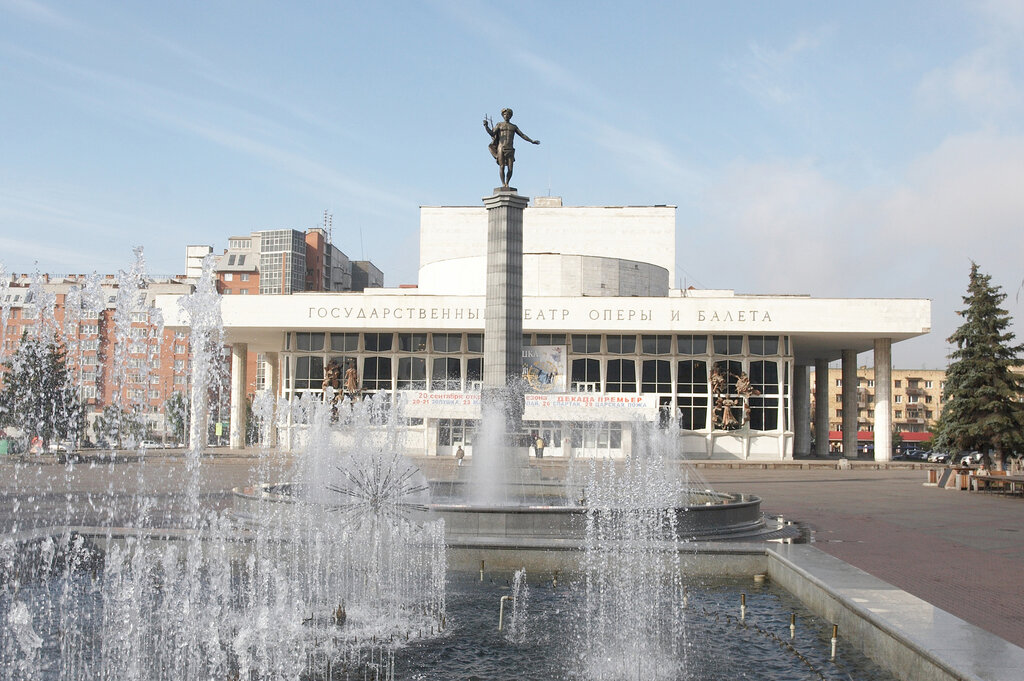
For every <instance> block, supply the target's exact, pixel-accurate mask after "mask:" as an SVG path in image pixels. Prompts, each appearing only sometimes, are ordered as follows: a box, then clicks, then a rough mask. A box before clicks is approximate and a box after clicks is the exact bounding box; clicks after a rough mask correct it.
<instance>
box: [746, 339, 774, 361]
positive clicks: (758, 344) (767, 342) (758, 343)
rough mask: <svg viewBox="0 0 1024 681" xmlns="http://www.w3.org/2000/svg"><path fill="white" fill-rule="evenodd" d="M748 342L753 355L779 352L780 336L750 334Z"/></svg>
mask: <svg viewBox="0 0 1024 681" xmlns="http://www.w3.org/2000/svg"><path fill="white" fill-rule="evenodd" d="M747 343H748V345H749V346H750V354H751V355H762V356H763V355H777V354H779V337H778V336H748V337H747Z"/></svg>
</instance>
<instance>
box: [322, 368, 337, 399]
mask: <svg viewBox="0 0 1024 681" xmlns="http://www.w3.org/2000/svg"><path fill="white" fill-rule="evenodd" d="M321 387H322V388H323V391H324V399H327V389H328V388H333V389H334V394H333V396H332V398H331V404H337V402H338V396H339V395H340V394H341V367H340V366H338V362H337V361H336V360H333V359H332V360H331V361H330V362H328V363H327V368H326V369H325V370H324V380H323V383H322V384H321Z"/></svg>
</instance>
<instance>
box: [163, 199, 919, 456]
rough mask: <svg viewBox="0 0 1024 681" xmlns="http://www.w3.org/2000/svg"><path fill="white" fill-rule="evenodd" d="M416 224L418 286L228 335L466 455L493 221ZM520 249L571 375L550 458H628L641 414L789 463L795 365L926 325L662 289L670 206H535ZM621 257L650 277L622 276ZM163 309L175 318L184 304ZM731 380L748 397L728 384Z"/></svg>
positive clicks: (549, 339)
mask: <svg viewBox="0 0 1024 681" xmlns="http://www.w3.org/2000/svg"><path fill="white" fill-rule="evenodd" d="M549 202H550V200H549ZM421 219H422V233H421V244H422V252H421V258H420V277H421V279H420V287H419V288H418V289H376V290H373V291H372V292H369V293H361V294H357V293H346V294H337V293H302V294H296V295H292V296H272V297H262V296H261V297H259V298H255V297H248V298H247V297H234V296H232V297H230V298H226V299H224V301H223V307H222V313H223V318H224V325H225V330H226V332H227V336H228V340H229V342H232V343H237V344H245V345H246V346H247V347H248V349H249V350H252V351H256V352H261V353H265V354H266V356H267V357H268V358H276V362H277V364H276V366H274V367H273V368H272V369H271V370H272V371H274V373H275V374H278V372H280V373H279V374H278V375H280V376H281V377H282V382H283V385H282V388H281V393H282V394H283V395H285V396H290V397H293V396H295V395H298V394H300V393H301V392H303V391H310V392H314V393H316V392H319V391H320V389H321V382H322V376H323V367H324V365H325V364H326V363H327V362H329V361H330V360H331V359H335V360H344V361H345V362H347V361H348V360H349V359H353V360H355V361H356V362H357V366H358V369H359V374H360V377H361V380H362V387H363V390H364V392H378V391H386V392H388V393H389V394H390V395H391V396H392V398H393V399H396V400H397V399H401V400H403V401H404V404H405V405H406V412H405V414H406V416H407V417H409V418H410V419H412V421H413V425H411V426H410V429H411V431H412V435H413V437H411V438H410V440H409V441H410V442H412V443H413V444H412V445H411V447H412V449H413V450H414V451H415V453H418V454H422V453H428V454H437V455H449V454H450V453H451V452H452V451H453V450H454V448H455V447H456V446H457V445H458V444H464V445H468V446H467V447H466V449H467V451H469V452H470V453H471V448H472V442H471V440H472V436H473V431H474V429H475V423H476V419H478V418H479V398H478V395H479V373H480V369H481V362H482V333H483V328H484V319H483V311H484V298H483V295H482V290H483V280H484V269H483V261H484V257H485V256H484V254H483V250H482V249H483V248H484V239H485V234H486V213H485V211H484V209H483V208H479V209H477V208H423V209H422V214H421ZM524 252H525V257H524V280H525V281H524V289H525V291H526V294H525V295H524V300H523V333H524V345H526V346H529V345H533V346H563V347H564V352H565V365H564V366H565V369H564V370H565V371H566V372H567V373H568V376H567V378H568V381H566V382H565V383H566V385H567V386H568V388H569V391H568V392H567V393H564V394H537V395H529V396H528V397H527V403H526V411H525V414H524V421H525V422H524V426H525V429H526V430H527V431H528V432H529V433H534V432H537V433H540V434H542V435H543V436H544V438H545V440H546V441H547V443H548V448H547V449H546V452H547V455H548V456H551V455H554V456H558V455H563V456H565V455H570V454H571V455H575V456H579V455H590V454H600V453H605V454H611V455H613V456H614V455H620V454H625V453H628V451H629V442H630V438H631V430H632V425H633V423H634V421H636V420H638V419H639V420H644V421H652V422H657V423H658V424H659V425H660V426H661V427H664V428H671V429H672V430H673V432H676V433H677V434H678V438H677V440H678V444H679V452H680V454H681V455H682V456H686V457H691V458H723V459H762V460H779V459H785V458H791V457H792V456H793V451H794V441H798V442H801V443H802V444H801V447H803V446H807V445H809V443H810V441H811V438H810V425H809V418H808V413H809V411H808V409H807V408H806V407H807V405H806V404H804V402H805V401H808V404H809V395H810V390H809V385H804V384H805V383H807V381H808V371H807V370H806V369H805V367H808V366H814V365H815V364H816V363H817V362H823V361H831V360H834V359H838V358H840V357H849V356H850V355H851V354H852V356H853V357H854V358H856V353H858V352H866V351H869V350H875V351H876V354H877V353H878V348H879V347H881V348H883V351H884V349H885V348H888V347H890V346H891V343H892V342H898V341H900V340H904V339H907V338H911V337H914V336H918V335H921V334H924V333H927V332H928V331H929V330H930V324H931V321H930V318H931V317H930V315H931V305H930V302H929V301H927V300H906V299H816V298H810V297H808V296H761V295H736V294H734V293H733V292H732V291H695V290H686V291H680V290H669V289H668V282H670V281H671V278H672V276H674V275H673V273H674V261H675V209H674V208H672V207H663V206H655V207H649V208H635V207H627V208H589V207H588V208H564V207H560V206H552V207H541V208H537V207H534V208H527V209H526V211H525V214H524ZM587 263H589V265H592V267H589V266H588V265H587ZM623 263H627V264H628V263H633V264H636V265H637V268H636V270H633V271H634V272H641V273H642V274H640V275H636V274H634V275H632V279H631V283H626V282H625V280H626V279H629V276H626V277H623V276H622V272H623V271H624V269H626V270H628V267H625V268H624V265H623ZM588 267H589V269H588ZM573 271H575V272H577V273H578V276H577V277H576V279H575V280H574V279H573V278H572V276H570V275H569V274H566V273H571V272H573ZM613 274H614V275H615V276H616V277H619V279H617V280H615V281H614V284H613ZM531 279H532V280H531ZM601 283H604V284H605V286H604V288H603V289H601V288H600V287H598V288H595V284H597V285H599V284H601ZM645 286H646V287H647V290H648V291H652V290H657V289H658V288H659V287H661V292H658V293H654V294H652V293H646V294H644V293H642V292H639V289H640V288H643V287H645ZM600 290H603V291H607V292H608V293H607V294H606V295H598V294H597V292H598V291H600ZM567 292H568V293H569V294H568V295H567V294H566V293H567ZM554 293H558V294H559V295H555V294H554ZM162 307H164V310H165V317H166V318H167V320H168V324H169V325H171V326H174V325H175V324H177V323H179V322H177V321H176V316H177V306H176V305H173V304H171V303H170V301H167V302H166V303H163V304H162ZM883 354H884V353H883ZM798 367H801V368H802V369H800V370H798ZM716 369H718V370H719V371H720V372H722V373H723V374H724V375H725V376H726V385H725V387H724V388H723V387H722V386H718V387H715V386H714V383H715V381H714V380H713V379H712V378H711V375H712V373H714V371H715V370H716ZM741 374H742V375H743V376H745V377H746V378H749V379H750V382H751V383H752V384H753V387H754V391H753V392H746V393H744V394H742V395H740V394H737V390H739V389H738V388H737V387H736V385H737V381H740V380H742V379H740V378H739V377H740V375H741ZM797 381H799V382H800V383H801V385H799V386H797V385H796V382H797ZM236 383H237V382H236ZM244 384H245V383H244V381H242V382H241V385H243V386H244ZM794 396H795V397H794ZM730 399H731V400H732V401H731V402H730V401H729V400H730ZM794 399H799V400H800V401H801V404H800V405H797V404H795V403H794ZM726 411H728V412H729V414H731V415H733V418H729V417H728V416H726ZM798 433H799V435H798ZM826 439H827V438H826ZM826 444H827V443H826Z"/></svg>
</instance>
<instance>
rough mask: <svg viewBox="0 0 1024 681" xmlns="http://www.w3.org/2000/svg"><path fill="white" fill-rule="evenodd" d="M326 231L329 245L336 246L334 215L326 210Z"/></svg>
mask: <svg viewBox="0 0 1024 681" xmlns="http://www.w3.org/2000/svg"><path fill="white" fill-rule="evenodd" d="M324 231H325V232H327V243H329V244H331V245H332V246H333V245H334V214H333V213H328V212H327V209H326V208H325V209H324Z"/></svg>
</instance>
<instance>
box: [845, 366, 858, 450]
mask: <svg viewBox="0 0 1024 681" xmlns="http://www.w3.org/2000/svg"><path fill="white" fill-rule="evenodd" d="M842 358H843V456H844V457H846V458H847V459H855V458H857V431H858V430H859V428H858V427H857V351H856V350H843V351H842Z"/></svg>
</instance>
